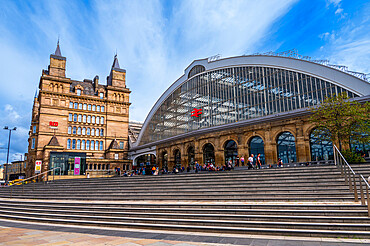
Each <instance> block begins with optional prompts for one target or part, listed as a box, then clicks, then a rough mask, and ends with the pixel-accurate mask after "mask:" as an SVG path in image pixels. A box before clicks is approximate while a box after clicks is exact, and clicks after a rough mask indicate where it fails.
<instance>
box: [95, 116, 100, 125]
mask: <svg viewBox="0 0 370 246" xmlns="http://www.w3.org/2000/svg"><path fill="white" fill-rule="evenodd" d="M99 123H100V117H99V116H96V124H99Z"/></svg>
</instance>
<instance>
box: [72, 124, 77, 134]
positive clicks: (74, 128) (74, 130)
mask: <svg viewBox="0 0 370 246" xmlns="http://www.w3.org/2000/svg"><path fill="white" fill-rule="evenodd" d="M76 130H77V128H76V127H75V126H74V127H73V134H76Z"/></svg>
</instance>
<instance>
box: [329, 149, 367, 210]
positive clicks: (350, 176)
mask: <svg viewBox="0 0 370 246" xmlns="http://www.w3.org/2000/svg"><path fill="white" fill-rule="evenodd" d="M334 163H335V165H336V166H337V167H338V169H339V170H340V173H341V175H342V176H344V182H345V184H346V185H348V186H349V190H350V191H351V192H353V194H354V197H355V201H356V202H358V201H359V200H358V198H359V197H358V190H357V179H358V182H359V187H360V199H361V205H367V212H368V216H369V217H370V196H369V190H370V185H369V183H368V182H367V180H366V179H365V178H364V176H363V175H362V174H356V172H355V171H354V170H353V169H352V167H351V166H350V165H349V164H348V162H347V161H346V159H345V158H344V157H343V155H342V153H340V151H339V149H338V148H337V146H335V145H334ZM363 184H365V189H364V187H363ZM365 198H366V202H365Z"/></svg>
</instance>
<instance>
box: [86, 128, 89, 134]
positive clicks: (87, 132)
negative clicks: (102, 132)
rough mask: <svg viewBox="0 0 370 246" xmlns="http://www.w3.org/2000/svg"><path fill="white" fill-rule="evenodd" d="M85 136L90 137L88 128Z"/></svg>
mask: <svg viewBox="0 0 370 246" xmlns="http://www.w3.org/2000/svg"><path fill="white" fill-rule="evenodd" d="M86 135H87V136H90V128H87V131H86Z"/></svg>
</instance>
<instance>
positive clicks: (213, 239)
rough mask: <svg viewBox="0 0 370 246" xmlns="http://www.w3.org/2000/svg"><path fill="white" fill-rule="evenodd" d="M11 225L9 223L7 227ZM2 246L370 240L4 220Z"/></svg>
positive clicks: (274, 245)
mask: <svg viewBox="0 0 370 246" xmlns="http://www.w3.org/2000/svg"><path fill="white" fill-rule="evenodd" d="M5 225H7V226H5ZM0 245H27V246H28V245H44V246H46V245H50V246H51V245H80V246H85V245H121V246H142V245H146V246H172V245H174V246H191V245H210V246H219V245H250V246H252V245H253V246H290V245H291V246H296V245H301V246H304V245H315V246H316V245H317V246H335V245H342V246H349V245H370V240H369V239H339V238H307V237H287V236H267V235H261V236H258V235H235V234H220V233H193V232H176V231H172V232H164V231H154V230H137V229H114V228H98V227H81V226H55V225H45V224H39V223H25V222H22V223H18V222H12V221H7V220H0Z"/></svg>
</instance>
